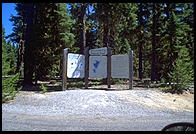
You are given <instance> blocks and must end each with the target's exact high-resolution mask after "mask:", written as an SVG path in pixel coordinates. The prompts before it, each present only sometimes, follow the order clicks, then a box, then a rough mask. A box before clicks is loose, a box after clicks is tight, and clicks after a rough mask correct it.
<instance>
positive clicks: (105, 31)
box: [103, 25, 109, 47]
mask: <svg viewBox="0 0 196 134" xmlns="http://www.w3.org/2000/svg"><path fill="white" fill-rule="evenodd" d="M108 33H109V29H108V26H107V25H105V26H104V34H103V44H104V47H108Z"/></svg>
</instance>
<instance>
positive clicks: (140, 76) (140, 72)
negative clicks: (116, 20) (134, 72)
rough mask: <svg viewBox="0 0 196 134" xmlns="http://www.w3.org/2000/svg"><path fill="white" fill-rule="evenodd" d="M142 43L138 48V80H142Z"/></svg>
mask: <svg viewBox="0 0 196 134" xmlns="http://www.w3.org/2000/svg"><path fill="white" fill-rule="evenodd" d="M142 43H143V42H141V43H140V46H139V78H140V80H142V77H143V74H142Z"/></svg>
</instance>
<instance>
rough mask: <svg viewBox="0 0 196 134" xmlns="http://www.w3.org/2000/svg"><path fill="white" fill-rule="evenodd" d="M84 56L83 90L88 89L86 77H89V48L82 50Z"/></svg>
mask: <svg viewBox="0 0 196 134" xmlns="http://www.w3.org/2000/svg"><path fill="white" fill-rule="evenodd" d="M84 55H85V77H84V81H85V89H88V77H89V47H86V48H85V50H84Z"/></svg>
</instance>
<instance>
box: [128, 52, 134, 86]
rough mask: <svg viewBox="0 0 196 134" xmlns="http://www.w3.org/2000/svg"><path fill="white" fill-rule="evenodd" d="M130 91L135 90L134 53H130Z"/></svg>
mask: <svg viewBox="0 0 196 134" xmlns="http://www.w3.org/2000/svg"><path fill="white" fill-rule="evenodd" d="M129 89H133V51H132V50H130V52H129Z"/></svg>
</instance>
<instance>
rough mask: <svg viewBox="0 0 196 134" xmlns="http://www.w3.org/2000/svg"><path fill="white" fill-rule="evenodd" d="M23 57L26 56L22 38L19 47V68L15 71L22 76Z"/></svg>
mask: <svg viewBox="0 0 196 134" xmlns="http://www.w3.org/2000/svg"><path fill="white" fill-rule="evenodd" d="M23 58H24V42H23V40H22V39H21V40H20V42H19V47H18V56H17V68H16V72H15V73H20V76H21V73H22V72H21V71H22V64H23Z"/></svg>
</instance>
